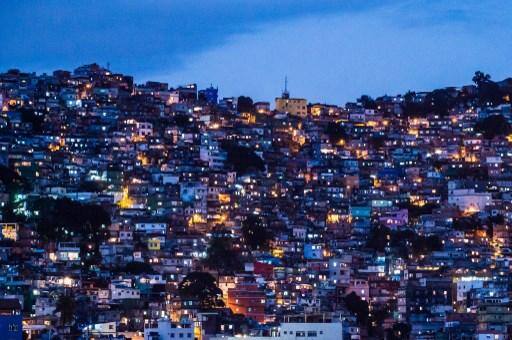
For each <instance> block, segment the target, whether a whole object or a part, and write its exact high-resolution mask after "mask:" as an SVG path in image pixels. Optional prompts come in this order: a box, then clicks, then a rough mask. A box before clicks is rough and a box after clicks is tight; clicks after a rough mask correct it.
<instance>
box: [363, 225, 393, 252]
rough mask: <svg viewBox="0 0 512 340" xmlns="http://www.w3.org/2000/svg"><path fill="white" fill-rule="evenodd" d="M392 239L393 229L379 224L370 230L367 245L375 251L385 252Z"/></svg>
mask: <svg viewBox="0 0 512 340" xmlns="http://www.w3.org/2000/svg"><path fill="white" fill-rule="evenodd" d="M390 240H391V231H390V230H389V228H387V227H385V226H383V225H377V226H375V227H374V228H372V230H371V231H370V234H369V235H368V240H367V241H366V246H367V247H368V248H370V249H373V250H374V251H378V252H383V251H384V250H385V248H386V246H387V245H388V243H389V241H390Z"/></svg>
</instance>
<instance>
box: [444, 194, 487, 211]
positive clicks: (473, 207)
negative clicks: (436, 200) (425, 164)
mask: <svg viewBox="0 0 512 340" xmlns="http://www.w3.org/2000/svg"><path fill="white" fill-rule="evenodd" d="M491 203H492V195H491V194H490V193H488V192H475V189H450V190H448V204H452V205H455V206H457V207H458V208H459V209H460V210H461V211H467V212H478V211H482V210H484V208H485V207H486V206H488V205H490V204H491Z"/></svg>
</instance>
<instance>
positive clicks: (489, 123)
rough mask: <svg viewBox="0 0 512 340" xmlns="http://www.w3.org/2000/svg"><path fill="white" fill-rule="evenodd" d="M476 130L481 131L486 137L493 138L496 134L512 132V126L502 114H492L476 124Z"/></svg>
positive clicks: (502, 134)
mask: <svg viewBox="0 0 512 340" xmlns="http://www.w3.org/2000/svg"><path fill="white" fill-rule="evenodd" d="M475 131H477V132H481V133H482V135H483V136H484V138H485V139H493V138H494V137H496V136H506V135H508V134H510V133H511V132H512V128H511V126H510V124H509V122H508V121H507V119H506V118H505V117H503V116H502V115H492V116H489V117H487V118H484V119H483V120H481V121H479V122H477V123H476V124H475Z"/></svg>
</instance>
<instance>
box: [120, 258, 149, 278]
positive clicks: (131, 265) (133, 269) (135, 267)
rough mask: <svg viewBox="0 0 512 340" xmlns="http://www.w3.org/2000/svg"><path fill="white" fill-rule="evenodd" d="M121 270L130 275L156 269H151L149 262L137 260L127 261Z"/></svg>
mask: <svg viewBox="0 0 512 340" xmlns="http://www.w3.org/2000/svg"><path fill="white" fill-rule="evenodd" d="M122 271H123V272H125V273H128V274H132V275H141V274H154V273H156V271H155V270H154V269H153V267H151V265H150V264H148V263H145V262H137V261H133V262H128V263H127V264H126V266H125V267H124V268H123V269H122Z"/></svg>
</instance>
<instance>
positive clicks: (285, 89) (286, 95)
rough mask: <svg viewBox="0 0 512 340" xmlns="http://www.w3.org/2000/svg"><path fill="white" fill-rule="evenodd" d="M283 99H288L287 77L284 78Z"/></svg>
mask: <svg viewBox="0 0 512 340" xmlns="http://www.w3.org/2000/svg"><path fill="white" fill-rule="evenodd" d="M283 98H286V99H288V98H290V93H289V92H288V76H284V91H283Z"/></svg>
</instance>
